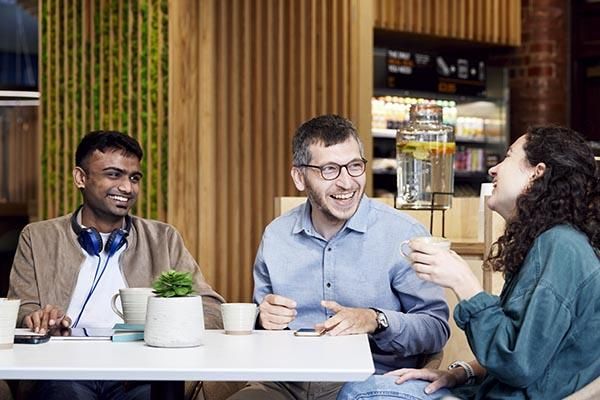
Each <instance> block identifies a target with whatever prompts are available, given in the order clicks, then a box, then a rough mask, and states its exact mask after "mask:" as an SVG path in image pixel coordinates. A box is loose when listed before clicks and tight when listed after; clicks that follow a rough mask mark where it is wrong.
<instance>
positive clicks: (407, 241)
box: [400, 239, 410, 259]
mask: <svg viewBox="0 0 600 400" xmlns="http://www.w3.org/2000/svg"><path fill="white" fill-rule="evenodd" d="M409 242H410V239H408V240H405V241H403V242H402V243H400V254H402V257H404V258H406V259H408V254H406V253H405V252H404V250H403V248H404V246H408V243H409Z"/></svg>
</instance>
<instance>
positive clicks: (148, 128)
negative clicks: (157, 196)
mask: <svg viewBox="0 0 600 400" xmlns="http://www.w3.org/2000/svg"><path fill="white" fill-rule="evenodd" d="M148 2H149V3H150V4H148V5H147V18H148V22H149V23H148V24H149V25H151V24H152V17H153V15H154V8H153V7H152V0H148ZM145 47H146V49H145V51H146V71H147V72H146V77H145V80H146V92H145V93H144V97H145V100H146V104H145V106H146V124H145V127H144V133H145V136H146V140H145V141H144V142H142V143H141V145H142V146H146V171H145V175H146V181H147V182H148V184H149V185H153V184H154V174H153V171H152V168H151V165H152V162H153V161H154V160H153V158H152V156H153V155H152V153H151V152H149V151H148V149H151V148H152V142H153V140H152V136H153V135H154V131H153V129H152V128H153V127H152V113H153V109H152V99H151V96H150V85H151V84H152V52H153V49H152V29H150V28H149V29H148V30H147V31H146V38H145ZM144 197H145V198H146V202H145V203H146V204H145V207H144V210H145V212H144V214H142V215H151V213H152V192H151V190H146V191H145V196H144Z"/></svg>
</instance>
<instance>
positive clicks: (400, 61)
mask: <svg viewBox="0 0 600 400" xmlns="http://www.w3.org/2000/svg"><path fill="white" fill-rule="evenodd" d="M387 85H388V87H389V88H393V89H404V90H419V91H426V92H439V93H446V94H458V95H467V96H481V95H484V94H485V62H484V61H483V60H476V59H472V58H464V57H450V56H440V55H432V54H425V53H413V52H408V51H403V50H392V49H388V50H387Z"/></svg>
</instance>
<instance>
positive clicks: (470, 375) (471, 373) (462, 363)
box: [448, 361, 475, 385]
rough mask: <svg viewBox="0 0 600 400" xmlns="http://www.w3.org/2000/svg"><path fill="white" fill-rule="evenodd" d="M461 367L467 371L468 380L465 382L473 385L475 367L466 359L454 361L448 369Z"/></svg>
mask: <svg viewBox="0 0 600 400" xmlns="http://www.w3.org/2000/svg"><path fill="white" fill-rule="evenodd" d="M459 367H460V368H462V369H464V370H465V372H466V373H467V381H466V382H465V384H466V385H472V384H473V383H475V371H474V370H473V367H471V364H469V363H468V362H466V361H454V362H453V363H452V364H450V365H448V371H450V370H451V369H455V368H459Z"/></svg>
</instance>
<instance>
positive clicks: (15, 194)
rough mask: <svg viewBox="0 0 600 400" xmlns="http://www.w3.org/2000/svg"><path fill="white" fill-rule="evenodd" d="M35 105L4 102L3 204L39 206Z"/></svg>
mask: <svg viewBox="0 0 600 400" xmlns="http://www.w3.org/2000/svg"><path fill="white" fill-rule="evenodd" d="M34 103H36V101H35V100H25V101H15V100H13V101H9V100H1V99H0V203H3V202H11V203H32V204H33V203H34V202H35V199H36V182H37V179H36V175H37V170H36V165H37V164H38V163H37V162H36V153H35V149H36V142H37V140H36V139H37V138H36V133H37V106H36V105H35V104H34ZM27 104H30V105H27Z"/></svg>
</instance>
